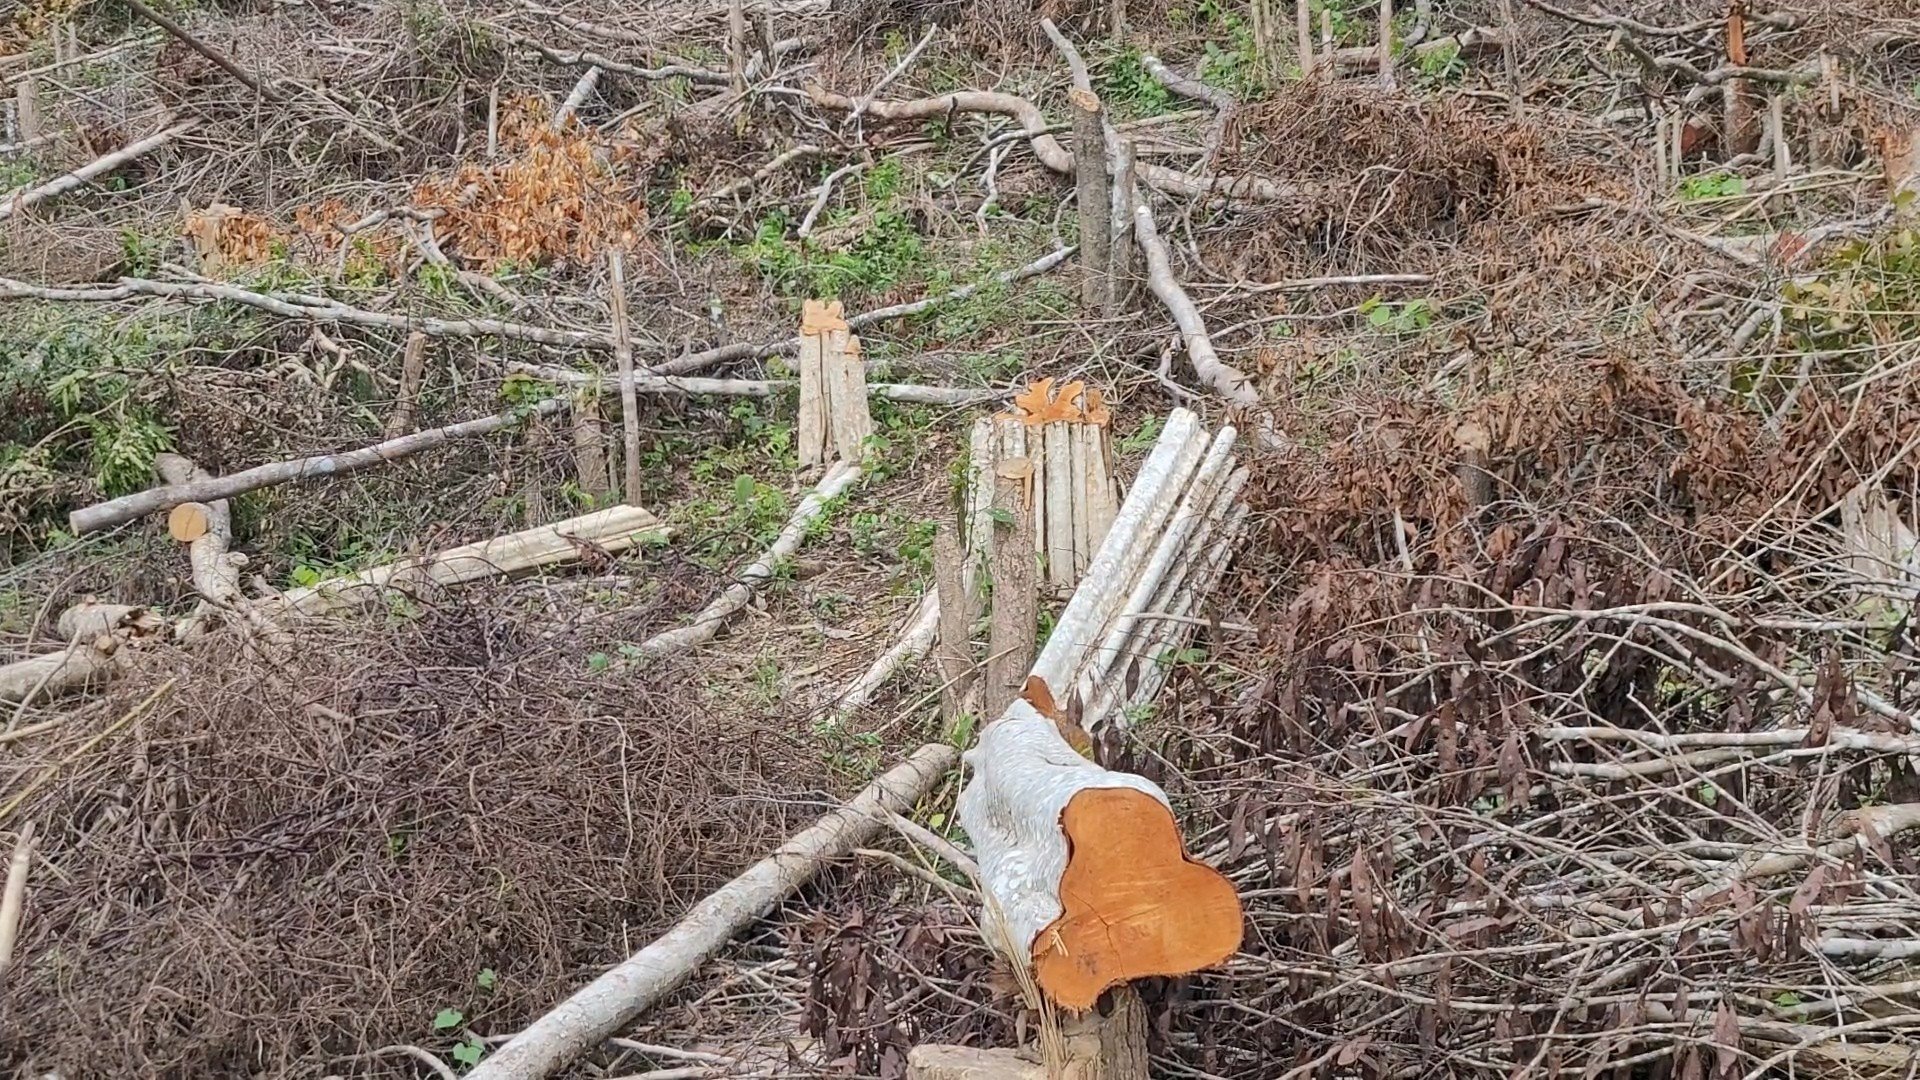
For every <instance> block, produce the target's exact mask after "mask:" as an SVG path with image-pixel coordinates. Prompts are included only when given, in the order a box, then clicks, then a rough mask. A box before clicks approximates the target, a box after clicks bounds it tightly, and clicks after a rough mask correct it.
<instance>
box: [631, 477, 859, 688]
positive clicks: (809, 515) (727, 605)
mask: <svg viewBox="0 0 1920 1080" xmlns="http://www.w3.org/2000/svg"><path fill="white" fill-rule="evenodd" d="M859 478H860V467H859V466H858V465H853V464H849V463H847V462H845V461H842V462H838V463H836V464H835V465H834V466H833V467H832V468H831V469H828V470H827V475H826V476H825V477H823V478H821V480H820V483H819V484H818V485H817V486H815V487H814V489H813V490H812V491H810V492H808V493H807V496H806V498H804V499H801V500H800V505H799V506H798V507H796V508H795V509H794V511H793V516H792V517H790V518H788V519H787V526H786V528H784V529H781V530H780V535H779V536H778V537H776V538H775V539H774V541H773V544H772V546H770V547H768V548H767V550H766V551H765V552H764V553H763V554H761V556H760V557H759V558H758V559H755V560H754V561H753V562H752V563H749V564H748V565H747V568H746V569H745V570H742V571H740V574H739V576H738V577H737V578H735V579H734V583H733V584H732V585H729V586H727V589H726V591H725V592H723V593H721V594H720V595H719V596H718V597H716V598H715V599H714V601H713V603H711V604H708V605H707V606H706V607H705V608H704V609H703V610H702V611H701V612H700V614H698V615H695V616H694V617H693V622H691V623H689V624H688V625H686V626H682V627H678V628H676V629H673V630H668V631H666V632H664V633H660V634H656V635H654V636H653V637H651V638H649V639H647V640H646V641H645V642H642V643H641V645H640V652H641V653H643V654H645V655H647V656H665V655H668V654H670V653H676V652H682V651H684V650H686V649H690V648H693V647H694V646H696V645H700V644H703V643H705V642H708V641H711V640H713V637H714V635H715V634H718V633H719V632H720V627H721V626H722V625H723V624H725V623H726V621H727V620H728V619H730V618H732V617H733V616H734V614H735V613H737V612H739V610H740V609H741V608H744V607H746V606H747V604H748V602H749V601H751V600H752V599H753V594H754V593H755V592H757V591H759V589H760V586H762V585H764V584H766V583H767V582H768V581H771V580H772V579H773V575H774V573H775V572H776V571H777V570H778V569H779V567H780V565H781V564H782V563H784V562H785V561H786V560H788V559H791V558H792V557H793V553H794V552H796V551H798V550H799V549H800V544H801V542H802V541H804V540H805V539H806V537H807V532H808V530H810V529H811V528H812V527H813V522H814V520H815V519H816V518H818V517H819V516H820V515H821V514H822V513H823V512H825V510H826V506H827V503H828V502H829V501H830V500H832V499H833V498H835V497H836V496H838V495H839V494H840V493H841V492H843V491H845V490H847V488H848V487H850V486H851V485H852V484H853V482H854V481H855V480H858V479H859Z"/></svg>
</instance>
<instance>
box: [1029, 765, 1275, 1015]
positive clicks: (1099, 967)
mask: <svg viewBox="0 0 1920 1080" xmlns="http://www.w3.org/2000/svg"><path fill="white" fill-rule="evenodd" d="M1060 823H1061V826H1062V827H1063V828H1064V829H1065V830H1066V834H1067V840H1068V843H1069V844H1070V845H1071V846H1070V849H1069V850H1070V852H1071V854H1069V856H1068V858H1067V872H1066V873H1065V874H1064V875H1063V876H1062V877H1061V879H1060V902H1061V906H1062V907H1063V908H1064V911H1063V912H1062V914H1061V916H1060V918H1059V919H1057V920H1055V921H1054V923H1053V924H1052V925H1051V926H1048V927H1047V928H1046V929H1045V930H1042V931H1041V932H1040V936H1039V937H1038V938H1036V939H1034V943H1033V954H1034V957H1033V958H1034V967H1035V970H1036V971H1037V973H1038V977H1039V982H1040V986H1041V988H1042V989H1044V990H1045V991H1046V992H1047V995H1048V996H1049V997H1051V998H1052V999H1053V1000H1054V1001H1056V1002H1058V1003H1059V1004H1061V1005H1062V1006H1065V1007H1066V1008H1069V1009H1076V1010H1086V1009H1090V1008H1092V1007H1093V1004H1094V1002H1096V1001H1098V1000H1099V998H1100V994H1101V992H1102V991H1104V990H1106V989H1107V988H1108V987H1110V986H1117V985H1119V984H1121V983H1125V982H1130V981H1132V980H1134V979H1142V978H1148V977H1150V976H1156V975H1164V976H1174V975H1187V974H1191V973H1193V972H1195V971H1200V970H1202V969H1203V968H1209V967H1212V966H1214V965H1216V964H1219V963H1221V962H1223V961H1224V960H1226V959H1227V958H1228V957H1230V956H1232V955H1233V954H1234V953H1235V952H1236V951H1238V950H1239V948H1240V938H1241V932H1242V916H1241V909H1240V897H1239V896H1238V895H1236V894H1235V892H1234V890H1233V883H1232V882H1230V881H1228V880H1227V879H1226V877H1225V876H1223V875H1221V874H1220V873H1219V872H1218V871H1216V870H1214V869H1213V868H1212V867H1209V866H1205V865H1202V864H1200V863H1197V862H1195V861H1193V860H1192V859H1189V858H1188V857H1187V855H1186V852H1185V850H1184V849H1183V847H1182V845H1181V842H1180V830H1179V826H1178V825H1177V824H1176V823H1175V822H1174V820H1173V814H1172V813H1171V812H1170V811H1168V809H1167V808H1166V807H1165V806H1163V805H1161V803H1160V802H1159V800H1157V799H1155V798H1153V796H1151V795H1148V794H1146V793H1145V792H1142V791H1135V790H1133V789H1131V788H1089V789H1087V790H1085V791H1082V792H1080V793H1079V794H1077V795H1075V796H1074V797H1073V799H1072V801H1070V802H1069V803H1067V808H1066V809H1065V810H1064V811H1062V812H1061V814H1060Z"/></svg>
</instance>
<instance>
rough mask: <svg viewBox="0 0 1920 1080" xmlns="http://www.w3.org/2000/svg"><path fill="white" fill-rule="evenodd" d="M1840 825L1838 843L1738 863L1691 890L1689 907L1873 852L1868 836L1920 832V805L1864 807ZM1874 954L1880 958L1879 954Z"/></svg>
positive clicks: (1918, 944)
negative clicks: (1820, 863) (1742, 886)
mask: <svg viewBox="0 0 1920 1080" xmlns="http://www.w3.org/2000/svg"><path fill="white" fill-rule="evenodd" d="M1841 822H1842V829H1843V830H1844V835H1843V836H1842V837H1841V838H1840V839H1838V840H1833V841H1830V842H1828V843H1825V844H1821V845H1820V846H1818V847H1811V848H1807V849H1805V850H1802V851H1780V852H1772V853H1765V854H1763V853H1760V852H1758V851H1756V852H1755V853H1754V855H1753V856H1752V857H1749V858H1745V859H1740V860H1737V861H1735V862H1734V863H1733V864H1732V865H1730V866H1728V867H1727V868H1726V869H1725V870H1722V871H1721V872H1720V873H1718V874H1716V875H1714V876H1713V877H1712V878H1709V879H1708V880H1707V881H1706V882H1705V883H1703V884H1700V885H1696V886H1694V887H1693V888H1691V889H1688V890H1687V891H1686V893H1685V894H1684V896H1683V899H1684V900H1685V902H1687V903H1695V902H1698V901H1700V900H1703V899H1705V898H1706V897H1709V896H1712V895H1713V894H1714V893H1717V892H1719V891H1721V890H1722V889H1726V888H1728V887H1730V886H1732V885H1734V884H1736V883H1738V882H1742V881H1753V880H1756V879H1759V878H1765V877H1772V876H1774V875H1775V874H1785V873H1790V872H1792V871H1794V870H1798V869H1800V868H1801V867H1802V866H1805V865H1806V864H1808V863H1810V862H1813V861H1815V860H1818V859H1843V858H1845V857H1846V856H1848V855H1851V854H1853V853H1854V852H1856V851H1871V850H1872V846H1871V844H1870V842H1869V840H1868V837H1869V835H1872V836H1877V837H1878V838H1879V839H1881V840H1886V839H1888V838H1890V837H1892V836H1893V835H1894V834H1896V833H1902V832H1906V831H1908V830H1910V829H1920V803H1896V804H1893V805H1891V806H1863V807H1861V808H1859V809H1858V810H1849V811H1847V813H1845V814H1844V815H1842V817H1841ZM1872 944H1873V945H1874V946H1880V945H1897V944H1908V943H1895V942H1873V943H1872ZM1910 944H1912V945H1913V946H1914V952H1915V954H1920V941H1914V942H1911V943H1910ZM1872 954H1873V955H1881V953H1880V952H1879V951H1877V950H1875V951H1873V953H1872Z"/></svg>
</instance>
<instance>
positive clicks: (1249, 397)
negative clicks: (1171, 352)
mask: <svg viewBox="0 0 1920 1080" xmlns="http://www.w3.org/2000/svg"><path fill="white" fill-rule="evenodd" d="M1133 235H1134V238H1135V239H1136V240H1138V241H1139V242H1140V250H1141V251H1143V252H1145V253H1146V256H1147V287H1148V288H1149V289H1152V290H1153V295H1154V296H1156V297H1158V298H1159V300H1160V302H1161V303H1162V304H1164V305H1166V308H1167V310H1168V311H1169V312H1171V313H1172V315H1173V321H1174V323H1175V324H1177V325H1178V326H1179V327H1180V336H1181V337H1182V338H1184V339H1185V340H1186V343H1187V359H1188V360H1189V361H1191V362H1192V364H1193V372H1194V374H1195V375H1197V376H1199V377H1200V381H1201V382H1203V383H1205V384H1206V385H1207V388H1208V389H1210V390H1212V391H1213V392H1214V393H1216V394H1218V395H1220V396H1221V397H1223V398H1226V399H1227V400H1228V401H1230V402H1232V403H1233V404H1235V405H1240V406H1243V407H1246V408H1250V409H1251V408H1258V407H1259V405H1260V395H1259V393H1258V392H1256V391H1255V390H1254V388H1253V383H1252V382H1250V381H1248V379H1247V376H1246V374H1245V373H1243V372H1242V371H1240V369H1239V368H1236V367H1233V366H1231V365H1229V364H1228V363H1226V362H1225V361H1223V360H1221V359H1220V354H1219V353H1218V352H1215V351H1214V348H1213V339H1212V338H1210V337H1208V336H1207V324H1206V322H1205V321H1204V320H1202V319H1201V318H1200V309H1199V308H1197V307H1195V306H1194V304H1193V299H1192V298H1191V297H1189V296H1188V295H1187V290H1185V289H1183V288H1181V287H1180V282H1179V281H1178V280H1177V279H1176V278H1174V276H1173V264H1172V262H1171V260H1170V259H1169V258H1168V257H1167V244H1166V241H1164V240H1162V239H1160V230H1159V228H1158V227H1157V226H1156V225H1155V224H1154V221H1153V208H1152V207H1151V206H1149V205H1147V200H1146V199H1144V198H1143V199H1139V200H1136V202H1135V205H1134V208H1133Z"/></svg>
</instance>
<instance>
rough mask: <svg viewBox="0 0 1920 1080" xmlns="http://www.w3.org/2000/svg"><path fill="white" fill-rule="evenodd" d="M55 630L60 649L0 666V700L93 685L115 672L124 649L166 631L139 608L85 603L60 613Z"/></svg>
mask: <svg viewBox="0 0 1920 1080" xmlns="http://www.w3.org/2000/svg"><path fill="white" fill-rule="evenodd" d="M102 620H104V622H103V621H102ZM59 627H60V630H61V632H62V635H63V636H65V637H66V638H67V641H68V644H67V647H66V648H64V649H62V650H60V651H59V652H54V653H46V654H43V655H41V656H33V657H29V658H27V659H25V660H16V661H15V662H13V663H11V664H6V665H4V666H0V701H5V702H10V703H11V702H21V701H30V700H38V699H41V698H56V697H61V696H63V695H65V694H71V693H74V692H76V691H79V690H84V689H86V688H87V687H89V686H98V685H99V684H101V683H104V682H106V681H107V680H109V679H111V678H113V677H114V676H116V675H118V674H120V671H121V663H122V662H123V661H124V659H125V655H124V650H125V649H126V647H128V646H130V645H135V646H137V645H141V644H146V643H149V642H153V641H158V640H160V639H161V638H162V637H163V636H164V635H165V633H166V629H167V626H166V622H165V620H163V619H161V618H159V617H158V616H156V615H154V614H153V613H152V612H150V611H147V610H146V609H145V608H132V607H126V606H123V605H116V604H90V603H88V602H85V601H83V602H81V603H80V604H77V605H75V606H74V607H72V608H69V609H68V610H67V611H66V612H63V613H62V614H61V616H60V623H59Z"/></svg>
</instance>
